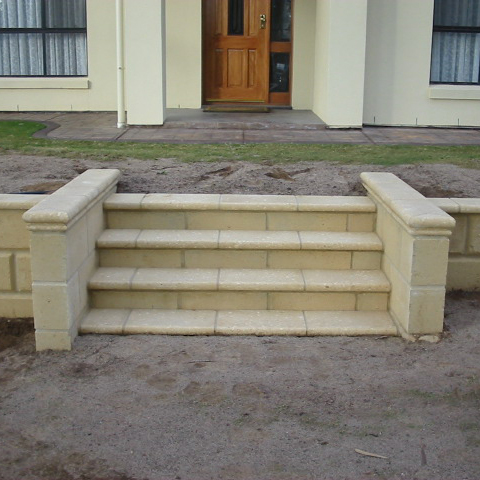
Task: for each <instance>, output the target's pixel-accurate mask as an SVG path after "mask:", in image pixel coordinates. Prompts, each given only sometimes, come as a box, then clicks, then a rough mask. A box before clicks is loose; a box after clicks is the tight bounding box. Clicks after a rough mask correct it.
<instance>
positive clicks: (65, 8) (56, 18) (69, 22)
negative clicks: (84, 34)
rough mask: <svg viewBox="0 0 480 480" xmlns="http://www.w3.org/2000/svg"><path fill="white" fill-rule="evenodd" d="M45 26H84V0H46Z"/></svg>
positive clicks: (85, 15) (85, 13)
mask: <svg viewBox="0 0 480 480" xmlns="http://www.w3.org/2000/svg"><path fill="white" fill-rule="evenodd" d="M45 10H46V11H45V18H46V24H47V28H85V27H86V26H87V12H86V6H85V0H68V1H67V2H66V1H65V0H48V1H47V2H46V3H45Z"/></svg>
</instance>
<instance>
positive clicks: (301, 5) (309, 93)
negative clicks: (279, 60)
mask: <svg viewBox="0 0 480 480" xmlns="http://www.w3.org/2000/svg"><path fill="white" fill-rule="evenodd" d="M316 12H317V6H316V3H315V2H314V1H313V0H295V1H294V4H293V54H292V107H293V108H294V109H297V110H311V109H312V107H313V86H314V73H315V62H314V61H313V59H314V58H315V19H316Z"/></svg>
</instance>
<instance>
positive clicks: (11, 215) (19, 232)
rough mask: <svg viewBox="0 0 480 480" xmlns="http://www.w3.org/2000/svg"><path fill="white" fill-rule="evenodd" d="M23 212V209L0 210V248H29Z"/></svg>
mask: <svg viewBox="0 0 480 480" xmlns="http://www.w3.org/2000/svg"><path fill="white" fill-rule="evenodd" d="M23 213H24V210H0V248H11V249H29V248H30V232H29V231H28V230H27V226H26V224H25V222H24V221H23V219H22V215H23Z"/></svg>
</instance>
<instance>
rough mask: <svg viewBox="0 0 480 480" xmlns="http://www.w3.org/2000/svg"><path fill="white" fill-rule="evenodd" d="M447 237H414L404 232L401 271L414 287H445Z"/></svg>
mask: <svg viewBox="0 0 480 480" xmlns="http://www.w3.org/2000/svg"><path fill="white" fill-rule="evenodd" d="M448 248H449V240H448V238H447V237H412V236H410V235H409V234H408V233H407V232H405V231H403V240H402V252H401V262H400V265H399V269H400V271H401V273H402V275H403V276H404V277H405V279H406V280H407V281H408V282H409V283H410V284H411V285H412V286H421V285H424V286H427V285H430V286H434V285H435V286H444V285H445V280H446V277H447V265H448Z"/></svg>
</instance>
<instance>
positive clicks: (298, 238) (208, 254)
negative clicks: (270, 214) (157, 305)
mask: <svg viewBox="0 0 480 480" xmlns="http://www.w3.org/2000/svg"><path fill="white" fill-rule="evenodd" d="M97 247H98V249H99V253H100V266H102V267H139V268H140V267H167V268H181V267H186V268H209V267H210V268H302V269H342V270H344V269H362V270H363V269H365V270H375V269H379V268H380V261H381V250H382V242H381V241H380V239H379V238H378V236H377V235H376V234H374V233H358V232H342V233H338V232H305V231H302V232H294V231H287V232H284V231H263V232H261V231H220V230H138V229H123V230H122V229H117V230H106V231H105V232H104V233H103V234H102V235H101V237H100V238H99V240H98V241H97Z"/></svg>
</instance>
